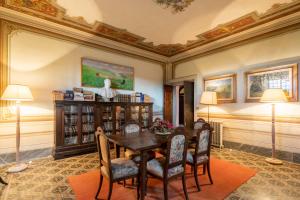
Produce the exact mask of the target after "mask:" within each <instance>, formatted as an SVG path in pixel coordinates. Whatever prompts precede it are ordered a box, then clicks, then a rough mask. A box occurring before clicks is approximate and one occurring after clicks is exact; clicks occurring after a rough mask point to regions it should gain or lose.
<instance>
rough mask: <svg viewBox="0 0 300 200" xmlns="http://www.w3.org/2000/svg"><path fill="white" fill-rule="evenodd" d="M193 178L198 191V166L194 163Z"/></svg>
mask: <svg viewBox="0 0 300 200" xmlns="http://www.w3.org/2000/svg"><path fill="white" fill-rule="evenodd" d="M194 178H195V182H196V185H197V189H198V191H201V188H200V184H199V180H198V166H197V165H196V164H195V165H194Z"/></svg>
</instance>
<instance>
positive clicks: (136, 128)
mask: <svg viewBox="0 0 300 200" xmlns="http://www.w3.org/2000/svg"><path fill="white" fill-rule="evenodd" d="M124 134H125V135H127V136H129V137H135V136H137V135H139V134H141V126H140V124H139V123H137V122H136V121H129V122H128V123H126V124H125V126H124ZM125 158H128V159H131V160H133V161H134V162H135V163H139V162H140V161H141V156H140V152H134V151H132V150H130V149H126V150H125ZM153 158H155V152H153V151H149V152H148V160H151V159H153Z"/></svg>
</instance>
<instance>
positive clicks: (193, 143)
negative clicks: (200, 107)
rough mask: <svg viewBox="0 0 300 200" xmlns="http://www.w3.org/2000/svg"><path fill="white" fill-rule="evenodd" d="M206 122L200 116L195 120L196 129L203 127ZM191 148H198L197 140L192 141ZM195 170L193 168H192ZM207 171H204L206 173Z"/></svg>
mask: <svg viewBox="0 0 300 200" xmlns="http://www.w3.org/2000/svg"><path fill="white" fill-rule="evenodd" d="M204 124H205V120H204V119H203V118H198V119H197V121H195V122H194V130H198V129H201V128H202V126H203V125H204ZM189 148H193V149H194V148H196V140H194V139H193V140H192V141H190V144H189ZM191 170H193V168H191ZM204 172H205V171H203V173H204Z"/></svg>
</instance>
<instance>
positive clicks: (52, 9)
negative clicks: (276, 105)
mask: <svg viewBox="0 0 300 200" xmlns="http://www.w3.org/2000/svg"><path fill="white" fill-rule="evenodd" d="M59 1H60V0H59ZM59 1H57V0H4V1H3V3H2V4H0V5H1V6H3V7H5V8H8V9H12V10H16V11H19V12H22V13H25V14H29V15H32V16H36V17H39V18H42V19H46V20H50V21H52V22H56V23H59V24H62V25H66V26H69V27H72V28H76V29H79V30H81V31H85V32H88V33H92V34H94V35H97V36H100V37H104V38H107V39H111V40H114V41H117V42H121V43H124V44H128V45H131V46H134V47H137V48H140V49H143V50H147V51H151V52H154V53H157V54H160V55H164V56H168V57H170V56H173V55H176V54H179V53H181V52H184V51H187V50H190V49H193V48H196V47H199V46H202V45H205V44H208V43H211V42H213V41H216V40H219V39H221V38H225V37H228V36H231V35H233V34H236V33H239V32H241V31H245V30H248V29H250V28H253V27H256V26H258V25H262V24H264V23H268V22H270V21H272V20H275V19H278V18H281V17H284V16H287V15H290V14H292V13H295V12H298V11H300V1H299V0H290V1H289V2H285V3H275V4H273V5H272V6H271V7H269V8H268V9H267V10H265V11H264V12H257V11H255V10H254V11H252V12H248V13H246V14H244V15H243V16H240V17H238V18H235V19H233V20H230V21H227V22H225V23H222V24H220V25H217V26H215V27H213V28H210V29H209V30H207V31H204V32H199V34H196V35H194V36H193V38H192V39H191V40H186V41H185V42H184V43H182V42H181V43H179V42H175V43H157V42H151V37H147V38H146V37H143V36H141V35H140V34H137V33H133V32H131V31H127V30H126V28H118V27H116V26H113V25H111V24H108V23H105V22H101V21H100V20H99V21H98V20H96V21H94V22H90V20H89V21H87V20H86V18H85V17H84V16H70V15H69V14H68V12H67V9H66V8H64V7H62V6H61V5H60V4H59ZM128 1H130V0H128ZM222 1H225V0H222ZM228 1H229V0H228ZM73 2H74V1H73ZM148 3H149V2H148ZM151 3H153V4H154V6H156V7H158V8H157V9H161V8H160V5H157V4H156V3H155V2H153V1H152V2H151ZM193 6H196V1H195V2H193V3H192V4H191V5H189V7H188V8H187V10H186V11H183V12H189V10H190V9H191V10H192V7H193ZM153 9H156V8H153ZM161 10H162V11H159V12H169V11H168V10H167V9H163V8H162V9H161ZM191 12H193V11H191ZM187 14H188V13H187ZM175 15H178V14H175ZM162 20H163V19H162ZM132 23H134V22H132ZM153 26H154V25H153ZM157 31H158V32H160V30H157ZM162 32H163V31H162Z"/></svg>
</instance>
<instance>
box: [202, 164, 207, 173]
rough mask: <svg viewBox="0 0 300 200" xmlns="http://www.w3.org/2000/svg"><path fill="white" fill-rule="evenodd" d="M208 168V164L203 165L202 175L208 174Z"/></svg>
mask: <svg viewBox="0 0 300 200" xmlns="http://www.w3.org/2000/svg"><path fill="white" fill-rule="evenodd" d="M206 167H207V165H206V163H205V164H203V171H202V174H203V175H205V174H206Z"/></svg>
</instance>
